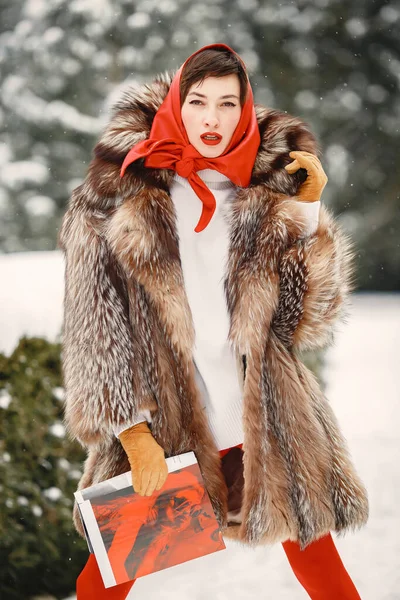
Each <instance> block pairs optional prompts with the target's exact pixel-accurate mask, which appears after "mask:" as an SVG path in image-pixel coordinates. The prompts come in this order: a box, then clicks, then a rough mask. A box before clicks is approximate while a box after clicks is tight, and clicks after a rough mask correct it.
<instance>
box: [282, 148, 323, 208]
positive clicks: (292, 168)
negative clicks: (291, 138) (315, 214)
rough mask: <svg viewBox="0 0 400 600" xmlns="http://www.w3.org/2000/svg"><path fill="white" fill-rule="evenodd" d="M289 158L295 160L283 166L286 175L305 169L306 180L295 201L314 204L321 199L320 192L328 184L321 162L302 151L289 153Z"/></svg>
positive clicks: (313, 155)
mask: <svg viewBox="0 0 400 600" xmlns="http://www.w3.org/2000/svg"><path fill="white" fill-rule="evenodd" d="M289 156H290V158H294V159H295V160H294V161H293V162H291V163H289V164H288V165H286V166H285V169H286V171H287V172H288V173H295V172H296V171H298V170H299V169H306V171H307V179H306V180H305V181H304V183H302V184H301V186H300V188H299V191H298V192H297V194H296V199H297V200H300V201H301V202H315V201H316V200H319V199H320V198H321V194H322V191H323V189H324V187H325V186H326V184H327V182H328V177H327V176H326V173H325V171H324V169H323V168H322V165H321V162H320V160H319V158H318V157H317V156H315V154H312V153H311V152H305V151H304V150H293V151H292V152H289Z"/></svg>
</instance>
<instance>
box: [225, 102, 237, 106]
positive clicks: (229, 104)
mask: <svg viewBox="0 0 400 600" xmlns="http://www.w3.org/2000/svg"><path fill="white" fill-rule="evenodd" d="M224 105H228V106H233V107H235V106H236V104H234V103H233V102H224Z"/></svg>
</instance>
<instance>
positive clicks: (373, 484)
mask: <svg viewBox="0 0 400 600" xmlns="http://www.w3.org/2000/svg"><path fill="white" fill-rule="evenodd" d="M0 280H1V281H2V284H3V286H2V290H1V292H0V331H1V337H0V351H2V352H6V353H10V352H11V351H12V349H13V348H14V347H15V344H16V343H17V340H18V338H19V336H20V335H22V334H23V333H26V334H28V335H43V336H45V337H47V338H48V339H51V340H54V339H56V337H57V336H58V335H59V332H60V328H61V318H62V297H63V259H62V255H61V253H60V252H59V251H54V252H35V253H24V254H14V255H6V256H3V257H0ZM399 335H400V294H374V293H368V294H355V295H354V296H353V298H352V307H351V314H350V317H349V319H348V323H346V324H341V325H340V326H339V327H338V333H337V335H336V340H335V344H334V345H333V346H332V347H331V348H330V349H329V351H328V354H327V362H326V366H325V371H324V377H325V378H326V381H327V383H328V387H327V391H326V395H327V397H328V398H329V400H330V402H331V403H332V406H333V408H334V410H335V412H336V415H337V416H338V418H339V422H340V425H341V428H342V431H343V433H344V435H345V437H346V438H347V441H348V444H349V447H350V451H351V454H352V457H353V460H354V462H355V465H356V468H357V471H358V472H359V474H360V476H361V478H362V479H363V481H364V483H365V485H366V486H367V489H368V492H369V497H370V509H371V511H370V520H369V523H368V525H367V526H366V527H365V528H364V529H362V530H361V531H358V532H355V533H351V534H348V535H347V536H346V537H345V538H338V537H337V536H336V535H335V534H333V536H334V539H335V541H336V545H337V547H338V549H339V552H340V554H341V556H342V559H343V561H344V563H345V565H346V568H347V569H348V571H349V573H350V575H351V576H352V578H353V580H354V582H355V583H356V585H357V587H358V589H359V592H360V595H361V597H362V599H363V600H400V570H399V564H398V560H399V556H400V535H399V532H400V508H399V502H398V490H399V489H400V469H399V467H398V465H399V464H400V436H399V435H398V429H399V425H400V418H399V417H400V403H399V399H400V394H399V389H398V386H397V375H398V370H399V367H400V365H399V359H398V356H399V350H398V339H399ZM226 545H227V550H224V551H221V552H218V553H215V554H212V555H209V556H206V557H202V558H199V559H197V560H194V561H191V562H188V563H184V564H182V565H178V566H176V567H172V568H170V569H167V570H164V571H161V572H159V573H153V574H152V575H148V576H147V577H144V578H142V579H140V580H138V581H137V582H136V584H135V585H134V586H133V588H132V590H131V593H130V595H129V600H135V599H136V598H137V599H140V598H143V597H149V598H157V600H167V599H172V598H173V599H174V600H187V599H188V598H190V600H203V599H204V600H205V599H206V598H207V599H208V598H212V600H250V599H252V600H253V599H254V598H259V599H260V600H261V599H264V598H265V600H266V599H267V598H268V599H270V600H275V599H278V598H279V600H301V599H304V600H305V599H306V598H308V595H307V594H306V592H305V591H304V590H303V588H302V587H301V586H300V584H299V583H298V582H297V579H296V578H295V576H294V575H293V573H292V571H291V569H290V566H289V563H288V562H287V559H286V556H285V554H284V552H283V549H282V547H281V545H280V544H278V545H276V546H272V547H262V548H257V549H255V550H253V549H249V548H242V547H241V546H240V545H238V544H236V543H235V542H232V541H230V540H227V541H226ZM69 600H73V598H71V599H69Z"/></svg>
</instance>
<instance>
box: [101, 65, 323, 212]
mask: <svg viewBox="0 0 400 600" xmlns="http://www.w3.org/2000/svg"><path fill="white" fill-rule="evenodd" d="M173 75H174V73H173V72H165V73H164V74H160V75H158V76H156V77H155V78H154V80H153V81H152V82H151V83H149V84H144V85H141V86H134V85H132V86H130V87H128V88H127V89H126V90H125V91H124V92H123V93H122V95H121V98H120V99H119V100H118V101H117V103H116V105H115V106H114V108H113V111H112V118H111V122H110V124H109V126H108V128H107V129H106V131H105V132H104V134H103V136H102V138H101V139H100V141H99V143H98V144H97V145H96V147H95V157H96V158H97V159H98V160H100V161H107V162H108V163H112V164H114V165H115V166H116V167H117V166H118V167H120V166H121V164H122V162H123V159H124V158H125V156H126V154H127V153H128V152H129V150H130V149H131V148H132V147H133V146H134V145H135V144H137V143H138V142H139V141H141V140H144V139H146V138H148V136H149V134H150V129H151V125H152V122H153V119H154V116H155V114H156V112H157V110H158V108H159V107H160V105H161V104H162V102H163V100H164V98H165V96H166V95H167V93H168V90H169V87H170V84H171V81H172V78H173ZM255 106H256V114H257V120H258V123H259V129H260V136H261V144H260V147H259V151H258V154H257V158H256V161H255V164H254V168H253V173H252V178H251V182H250V185H249V187H250V188H251V187H254V186H256V185H259V184H264V185H266V186H268V188H269V189H270V190H272V191H273V192H277V193H280V194H283V195H285V196H294V195H295V194H296V192H297V190H298V187H299V185H300V184H301V183H302V182H303V181H304V180H305V177H306V172H305V171H304V170H303V169H300V170H299V171H298V172H297V173H296V174H294V175H291V174H289V173H287V171H286V170H285V169H284V168H283V167H284V166H285V165H287V164H288V163H289V162H291V160H292V159H291V158H290V157H289V152H290V151H291V150H305V151H308V152H313V153H314V154H316V155H317V156H319V155H320V147H319V144H318V142H317V140H316V139H315V137H314V135H313V134H312V132H311V131H310V128H309V126H308V125H307V124H306V123H305V122H304V121H302V120H301V119H300V118H298V117H294V116H292V115H289V114H287V113H286V112H283V111H280V110H276V109H272V108H267V107H264V106H261V105H259V104H256V105H255ZM128 172H130V174H131V175H134V176H135V184H136V185H135V188H136V189H138V187H139V188H140V187H142V186H143V185H149V184H154V185H155V186H156V187H160V186H161V187H163V188H164V189H168V188H169V186H170V184H171V181H172V178H173V175H174V172H173V171H171V170H168V169H148V168H144V167H143V160H139V161H137V162H136V163H135V164H133V165H131V166H130V167H129V169H128ZM116 174H117V173H116V172H115V175H116ZM124 179H125V178H123V179H122V180H121V186H122V191H124V190H125V191H128V190H126V186H127V185H128V183H127V180H125V181H124ZM129 185H132V179H131V180H130V183H129ZM109 200H110V199H109ZM107 206H108V207H109V204H108V205H107Z"/></svg>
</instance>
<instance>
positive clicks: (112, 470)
mask: <svg viewBox="0 0 400 600" xmlns="http://www.w3.org/2000/svg"><path fill="white" fill-rule="evenodd" d="M172 75H173V74H172V73H171V74H168V73H165V74H164V75H161V76H159V77H158V78H156V79H155V80H154V81H153V82H152V83H151V84H149V85H145V86H142V87H139V88H134V87H132V88H131V89H129V90H128V91H127V92H125V93H124V95H123V97H122V98H121V100H120V101H119V103H118V104H117V105H116V107H115V110H114V113H113V116H112V118H111V120H110V123H109V125H108V127H107V129H106V131H105V132H104V133H103V135H102V137H101V139H100V141H99V142H98V144H97V145H96V147H95V156H94V158H93V160H92V162H91V164H90V166H89V170H88V174H87V177H86V180H85V182H84V183H83V184H82V185H81V186H79V187H78V188H77V189H76V190H75V191H74V193H73V195H72V198H71V200H70V203H69V207H68V210H67V211H66V213H65V216H64V218H63V222H62V226H61V229H60V232H59V240H58V245H59V247H60V248H62V249H63V251H64V255H65V260H66V271H65V299H64V330H63V376H64V384H65V389H66V407H65V421H66V424H67V427H68V430H69V432H70V434H71V436H73V437H74V438H76V439H78V440H79V441H80V442H81V443H82V444H83V445H84V446H85V447H86V448H87V449H88V458H87V461H86V464H85V471H84V475H83V477H82V480H81V482H80V488H82V487H85V486H88V485H91V484H93V483H96V482H98V481H101V480H104V479H106V478H108V477H112V476H114V475H117V474H119V473H122V472H124V471H127V470H129V465H128V463H127V459H126V456H125V455H124V451H123V449H122V447H121V445H120V443H119V441H118V440H117V439H116V438H115V437H114V434H113V429H112V428H113V425H119V424H123V423H125V422H127V421H129V420H130V419H132V418H135V417H136V415H137V413H138V411H139V410H140V409H143V408H148V409H150V410H151V411H152V415H153V425H152V432H153V435H154V437H155V438H156V440H157V441H158V443H159V444H160V445H161V446H162V447H163V448H164V449H165V452H166V455H167V456H171V455H174V454H177V453H181V452H186V451H190V450H193V451H194V452H195V453H196V456H197V459H198V461H199V464H200V468H201V471H202V474H203V477H204V480H205V482H206V486H207V490H208V493H209V495H210V499H211V501H212V504H213V507H214V510H215V513H216V515H217V518H218V520H219V523H220V526H221V528H222V530H223V532H224V535H225V536H226V537H231V538H235V539H237V540H239V541H241V542H243V543H246V544H252V545H256V544H268V543H274V542H278V541H284V540H286V539H292V540H297V541H299V543H300V545H301V547H303V548H304V547H305V546H306V545H307V544H309V543H311V542H312V541H314V540H316V539H318V538H319V537H321V536H322V535H325V534H326V533H328V532H329V531H331V530H334V531H336V532H337V533H344V532H345V531H347V530H349V529H351V528H352V529H354V528H358V527H361V526H362V525H364V524H365V523H366V521H367V518H368V499H367V493H366V490H365V488H364V486H363V484H362V482H361V481H360V479H359V477H358V475H357V473H356V472H355V469H354V467H353V465H352V462H351V458H350V455H349V452H348V449H347V446H346V441H345V439H344V438H343V436H342V434H341V432H340V429H339V426H338V424H337V422H336V419H335V416H334V415H333V413H332V409H331V407H330V405H329V402H328V400H327V399H326V398H325V397H324V395H323V394H322V392H321V390H320V387H319V385H318V382H317V381H316V379H315V377H314V375H313V374H312V373H311V372H310V371H309V370H308V369H307V368H306V367H305V366H304V364H303V363H302V362H301V361H300V359H299V357H298V351H299V350H303V349H315V348H321V347H323V346H325V345H327V344H329V343H331V342H332V340H333V333H334V327H335V324H336V323H337V322H338V321H339V320H344V319H345V318H346V315H347V310H346V304H347V302H348V298H349V293H350V292H351V291H352V289H353V281H352V278H353V271H354V267H353V257H354V251H353V248H352V244H351V241H350V240H349V239H348V238H347V236H346V235H345V234H344V233H343V232H342V231H341V229H340V227H339V225H338V223H337V222H336V221H335V219H334V217H333V215H332V214H331V212H330V211H329V210H328V209H327V208H326V207H325V206H323V205H322V206H321V212H320V223H319V226H318V229H317V231H316V232H315V233H314V234H312V235H310V236H306V235H305V234H303V231H304V226H305V223H304V222H303V220H302V219H303V217H302V216H301V215H300V214H299V210H298V206H299V202H298V200H297V199H296V192H297V190H298V188H299V185H300V184H301V183H302V181H304V172H302V171H299V172H298V173H296V174H295V175H290V174H289V173H287V172H286V170H285V169H284V168H283V167H284V166H285V165H286V164H288V163H289V162H291V159H290V157H289V152H290V151H291V150H307V151H309V152H314V153H315V154H317V155H319V153H320V152H319V148H318V145H317V142H316V140H315V138H314V136H313V135H312V133H311V132H310V130H309V128H308V126H307V125H306V124H305V123H304V122H303V121H301V120H300V119H298V118H296V117H293V116H290V115H288V114H286V113H283V112H280V111H278V110H272V109H269V108H265V107H262V106H257V107H256V110H257V118H258V122H259V128H260V133H261V140H262V141H261V145H260V148H259V152H258V156H257V159H256V162H255V165H254V170H253V176H252V180H251V183H250V185H249V187H248V188H245V189H240V190H239V191H238V194H237V196H236V197H235V199H234V200H233V201H232V204H231V206H230V213H229V218H230V248H229V260H228V263H227V271H226V277H225V281H224V285H225V293H226V299H227V305H228V309H229V314H230V322H231V325H230V331H229V340H230V343H231V345H232V348H233V349H234V351H235V353H236V357H237V361H238V365H243V364H244V361H242V358H243V357H244V358H245V364H246V369H245V372H244V370H243V402H244V413H243V423H244V432H245V439H244V446H243V449H244V489H243V502H242V511H241V519H242V522H241V523H235V522H228V518H227V487H226V484H225V480H224V478H223V476H222V473H221V468H220V459H219V455H218V450H217V448H216V445H215V443H214V440H213V438H212V435H211V432H210V430H209V427H208V423H207V421H206V417H205V415H204V413H203V411H202V410H201V404H200V401H199V391H198V389H197V387H196V383H195V375H194V365H193V360H192V349H193V344H194V328H193V322H192V316H191V312H190V307H189V304H188V300H187V297H186V293H185V289H184V282H183V274H182V269H181V263H180V256H179V240H178V237H177V231H176V215H175V211H174V206H173V203H172V200H171V197H170V194H169V188H170V184H171V181H172V177H173V175H174V173H173V172H172V171H169V170H166V169H162V170H161V169H146V168H144V167H143V162H142V161H138V162H137V163H135V164H134V165H132V166H131V167H130V168H129V169H128V171H127V173H126V174H125V176H124V177H123V178H122V179H121V178H120V176H119V170H120V166H121V164H122V161H123V159H124V157H125V155H126V153H127V152H128V151H129V150H130V149H131V147H132V146H133V145H134V144H135V143H136V142H138V141H139V140H142V139H145V138H146V137H148V134H149V131H150V127H151V123H152V119H153V118H154V115H155V113H156V111H157V109H158V107H159V106H160V104H161V103H162V101H163V99H164V97H165V95H166V93H167V91H168V89H169V85H170V83H171V78H172ZM194 225H195V224H194ZM193 235H198V234H195V233H193ZM74 520H75V524H76V527H77V529H78V531H79V532H80V533H81V534H82V533H83V532H82V528H81V525H80V521H79V517H77V514H76V507H75V512H74Z"/></svg>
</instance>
